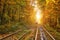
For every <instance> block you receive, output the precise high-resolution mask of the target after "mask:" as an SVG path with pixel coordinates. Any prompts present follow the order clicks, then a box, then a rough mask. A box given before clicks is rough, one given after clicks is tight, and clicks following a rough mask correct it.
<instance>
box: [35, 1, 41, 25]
mask: <svg viewBox="0 0 60 40" xmlns="http://www.w3.org/2000/svg"><path fill="white" fill-rule="evenodd" d="M34 11H35V15H36V23H38V24H40V23H41V18H42V14H41V10H40V9H39V7H38V4H37V1H35V3H34Z"/></svg>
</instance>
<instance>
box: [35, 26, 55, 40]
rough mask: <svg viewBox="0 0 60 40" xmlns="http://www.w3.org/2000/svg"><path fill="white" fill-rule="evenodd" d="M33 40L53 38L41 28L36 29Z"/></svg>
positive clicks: (50, 39)
mask: <svg viewBox="0 0 60 40" xmlns="http://www.w3.org/2000/svg"><path fill="white" fill-rule="evenodd" d="M35 40H55V38H54V37H53V36H52V35H51V34H50V33H49V32H48V31H47V30H46V29H45V28H44V27H42V26H40V27H37V29H36V36H35Z"/></svg>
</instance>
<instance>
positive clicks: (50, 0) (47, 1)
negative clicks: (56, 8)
mask: <svg viewBox="0 0 60 40" xmlns="http://www.w3.org/2000/svg"><path fill="white" fill-rule="evenodd" d="M49 2H54V3H55V0H46V5H47V4H48V3H49Z"/></svg>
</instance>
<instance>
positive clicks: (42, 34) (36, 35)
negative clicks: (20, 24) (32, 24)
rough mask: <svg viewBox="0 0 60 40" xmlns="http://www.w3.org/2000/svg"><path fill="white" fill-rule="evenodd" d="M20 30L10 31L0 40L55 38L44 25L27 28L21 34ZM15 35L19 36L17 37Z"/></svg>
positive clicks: (48, 39)
mask: <svg viewBox="0 0 60 40" xmlns="http://www.w3.org/2000/svg"><path fill="white" fill-rule="evenodd" d="M19 32H21V30H18V31H16V32H14V33H11V34H9V35H7V36H4V37H3V38H0V40H29V38H31V39H30V40H55V39H54V37H53V36H52V35H51V34H50V33H49V32H48V31H47V30H46V29H45V28H44V27H41V26H40V27H37V28H35V29H34V28H33V29H29V30H28V31H27V32H26V31H25V32H23V33H22V34H21V33H19ZM15 35H16V36H17V35H18V36H19V37H18V38H16V37H15Z"/></svg>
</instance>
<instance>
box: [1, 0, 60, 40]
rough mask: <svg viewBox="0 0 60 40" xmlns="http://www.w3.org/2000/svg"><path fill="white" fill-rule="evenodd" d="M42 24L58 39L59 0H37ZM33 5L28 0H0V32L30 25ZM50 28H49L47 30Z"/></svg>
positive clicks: (59, 25) (59, 33)
mask: <svg viewBox="0 0 60 40" xmlns="http://www.w3.org/2000/svg"><path fill="white" fill-rule="evenodd" d="M38 5H39V7H40V8H41V9H42V12H43V18H42V22H43V25H44V26H46V29H47V30H48V31H49V32H51V34H52V35H53V34H54V36H55V38H56V39H57V40H60V38H59V37H60V0H55V1H52V0H50V1H49V0H38ZM31 15H33V6H31V5H30V0H0V34H4V33H9V32H13V31H16V30H18V29H19V28H20V26H26V25H32V24H33V20H34V19H33V18H32V17H31ZM49 28H50V30H49Z"/></svg>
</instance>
